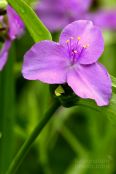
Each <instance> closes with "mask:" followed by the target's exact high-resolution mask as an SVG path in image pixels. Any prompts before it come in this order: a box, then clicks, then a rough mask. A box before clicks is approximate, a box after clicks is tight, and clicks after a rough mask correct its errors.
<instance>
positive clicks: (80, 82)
mask: <svg viewBox="0 0 116 174" xmlns="http://www.w3.org/2000/svg"><path fill="white" fill-rule="evenodd" d="M67 82H68V85H69V86H70V87H71V88H72V89H73V90H74V92H75V93H76V94H77V95H78V96H80V97H81V98H90V99H94V100H95V101H96V103H97V105H99V106H104V105H108V104H109V99H110V98H111V93H112V90H111V79H110V77H109V75H108V73H107V71H106V69H105V68H104V67H103V66H102V65H101V64H98V63H95V64H91V65H78V66H76V67H75V68H74V69H72V70H70V72H69V73H68V75H67Z"/></svg>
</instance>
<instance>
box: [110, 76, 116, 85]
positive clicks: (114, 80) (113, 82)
mask: <svg viewBox="0 0 116 174" xmlns="http://www.w3.org/2000/svg"><path fill="white" fill-rule="evenodd" d="M110 77H111V79H112V87H114V88H116V78H115V77H114V76H111V75H110Z"/></svg>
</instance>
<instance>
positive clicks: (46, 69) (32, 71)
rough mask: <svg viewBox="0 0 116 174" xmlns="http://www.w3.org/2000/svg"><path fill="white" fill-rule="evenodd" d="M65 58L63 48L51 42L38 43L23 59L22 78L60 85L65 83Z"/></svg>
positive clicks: (65, 54)
mask: <svg viewBox="0 0 116 174" xmlns="http://www.w3.org/2000/svg"><path fill="white" fill-rule="evenodd" d="M66 57H67V53H66V52H65V49H64V48H63V46H60V45H59V44H57V43H55V42H52V41H42V42H39V43H37V44H35V45H34V46H33V47H32V48H31V49H30V50H29V51H28V52H27V53H26V55H25V57H24V64H23V70H22V73H23V76H24V78H26V79H28V80H40V81H42V82H45V83H49V84H62V83H64V82H66V71H67V64H68V63H67V62H66V60H67V59H66Z"/></svg>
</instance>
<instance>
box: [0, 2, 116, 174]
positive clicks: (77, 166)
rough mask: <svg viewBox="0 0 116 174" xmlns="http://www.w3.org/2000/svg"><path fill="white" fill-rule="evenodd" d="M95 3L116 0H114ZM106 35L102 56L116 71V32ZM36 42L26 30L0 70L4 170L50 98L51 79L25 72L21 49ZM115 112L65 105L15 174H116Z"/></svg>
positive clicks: (0, 162) (1, 162) (0, 137)
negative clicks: (46, 80) (33, 78)
mask: <svg viewBox="0 0 116 174" xmlns="http://www.w3.org/2000/svg"><path fill="white" fill-rule="evenodd" d="M27 1H28V3H31V2H32V1H31V0H27ZM94 3H95V2H94ZM97 3H98V4H99V5H100V6H104V7H105V6H106V7H109V6H111V7H114V6H116V2H115V0H114V1H113V0H111V1H109V0H102V1H100V0H99V2H97ZM95 4H96V3H95ZM56 36H57V33H55V34H53V38H54V40H56V38H57V37H56ZM104 39H105V51H104V54H103V56H102V57H101V59H100V62H102V63H103V64H104V65H105V66H106V67H107V69H108V71H109V73H110V74H111V75H114V76H115V77H116V32H112V31H107V32H104ZM32 44H33V41H32V39H31V37H30V35H29V33H28V31H25V33H24V35H23V37H21V38H19V39H17V40H16V41H15V42H14V44H13V46H12V48H11V51H10V54H9V61H8V63H7V65H6V66H5V69H4V70H3V71H2V72H0V174H1V171H2V170H3V171H5V170H6V168H7V167H8V165H9V162H10V160H11V159H12V158H13V157H14V155H15V154H16V152H17V151H18V149H19V148H20V147H21V145H22V144H23V143H24V141H25V139H26V138H27V137H28V136H29V135H30V133H31V132H32V130H33V129H34V127H35V125H36V124H37V123H38V122H39V120H40V119H41V117H42V116H43V113H44V112H45V111H46V109H47V108H48V107H49V105H50V104H51V102H52V98H51V96H50V93H49V86H48V85H47V84H42V83H40V82H37V81H26V80H25V79H23V77H22V75H21V66H22V62H23V55H24V53H25V52H26V51H27V50H28V49H29V48H30V47H31V46H32ZM14 57H15V58H14ZM14 59H15V64H13V61H14ZM11 67H12V68H11ZM8 69H9V70H8ZM14 91H15V94H14ZM3 115H4V118H5V119H3ZM111 118H112V117H111V116H110V115H105V114H101V113H99V112H97V111H93V110H91V109H89V108H84V107H78V106H76V107H72V108H64V107H61V108H60V109H59V110H58V111H57V113H56V114H55V115H54V116H53V118H52V119H51V120H50V122H49V123H48V124H47V126H46V127H45V128H44V130H43V131H42V133H41V135H40V137H39V138H38V139H37V140H36V142H35V143H34V145H33V147H32V148H31V150H30V151H29V153H28V155H27V156H26V158H25V160H24V162H23V164H22V165H21V166H20V168H19V170H18V171H17V174H20V173H22V174H116V123H115V122H114V120H113V119H111Z"/></svg>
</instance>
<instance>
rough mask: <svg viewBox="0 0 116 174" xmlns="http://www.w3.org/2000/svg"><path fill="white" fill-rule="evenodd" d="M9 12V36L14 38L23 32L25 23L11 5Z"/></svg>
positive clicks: (8, 8)
mask: <svg viewBox="0 0 116 174" xmlns="http://www.w3.org/2000/svg"><path fill="white" fill-rule="evenodd" d="M7 14H8V22H9V36H10V38H11V39H12V40H13V39H15V38H16V37H17V36H20V35H21V34H22V32H23V29H24V24H23V22H22V20H21V18H20V17H19V16H18V14H17V13H16V12H15V11H14V9H13V8H11V7H10V6H9V5H8V7H7Z"/></svg>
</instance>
